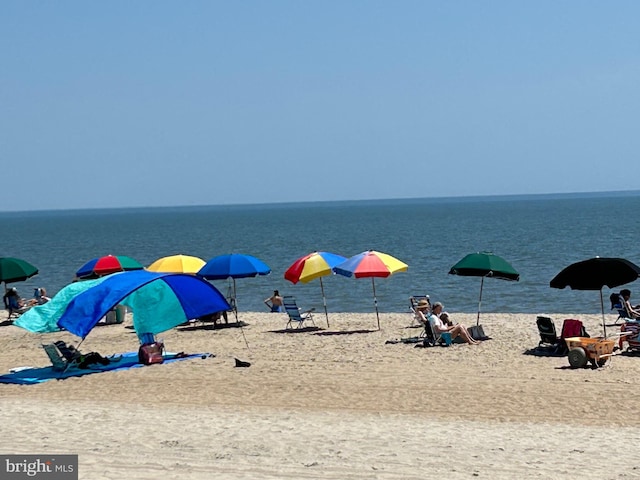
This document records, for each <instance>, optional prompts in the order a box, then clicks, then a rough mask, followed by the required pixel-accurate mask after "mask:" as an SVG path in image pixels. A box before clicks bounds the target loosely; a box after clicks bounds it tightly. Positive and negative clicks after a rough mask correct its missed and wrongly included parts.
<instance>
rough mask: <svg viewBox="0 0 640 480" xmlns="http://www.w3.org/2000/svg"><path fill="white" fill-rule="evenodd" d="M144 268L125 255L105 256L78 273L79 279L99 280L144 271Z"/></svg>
mask: <svg viewBox="0 0 640 480" xmlns="http://www.w3.org/2000/svg"><path fill="white" fill-rule="evenodd" d="M143 268H144V267H143V266H142V265H141V264H140V263H139V262H138V261H136V260H134V259H133V258H131V257H127V256H125V255H105V256H103V257H98V258H94V259H92V260H89V261H88V262H87V263H85V264H84V265H83V266H82V267H80V269H79V270H78V271H77V272H76V277H78V278H98V277H102V276H104V275H109V274H111V273H116V272H124V271H127V270H142V269H143Z"/></svg>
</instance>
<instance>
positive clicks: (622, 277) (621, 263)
mask: <svg viewBox="0 0 640 480" xmlns="http://www.w3.org/2000/svg"><path fill="white" fill-rule="evenodd" d="M638 276H640V267H639V266H638V265H636V264H635V263H633V262H630V261H629V260H627V259H625V258H600V257H595V258H590V259H588V260H583V261H581V262H576V263H572V264H571V265H569V266H568V267H565V268H564V269H563V270H562V271H561V272H560V273H558V274H557V275H556V276H555V277H553V279H552V280H551V282H550V283H549V286H550V287H551V288H564V287H571V289H572V290H599V291H600V306H601V307H602V330H603V333H604V336H605V337H606V336H607V327H606V325H605V320H604V300H603V299H602V288H603V287H605V286H607V287H609V288H615V287H619V286H620V285H624V284H626V283H630V282H633V281H635V280H637V279H638Z"/></svg>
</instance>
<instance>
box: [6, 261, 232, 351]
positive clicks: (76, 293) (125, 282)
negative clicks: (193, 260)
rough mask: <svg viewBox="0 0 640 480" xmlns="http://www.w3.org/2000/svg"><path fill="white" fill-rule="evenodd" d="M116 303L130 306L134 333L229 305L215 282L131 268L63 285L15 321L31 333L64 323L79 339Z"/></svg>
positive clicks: (163, 327)
mask: <svg viewBox="0 0 640 480" xmlns="http://www.w3.org/2000/svg"><path fill="white" fill-rule="evenodd" d="M119 304H122V305H126V306H127V307H129V308H130V309H131V310H132V311H133V327H134V329H135V330H136V332H137V333H138V334H141V333H153V334H158V333H161V332H164V331H167V330H169V329H171V328H174V327H176V326H177V325H180V324H181V323H184V322H186V321H187V320H190V319H194V318H199V317H202V316H204V315H210V314H212V313H216V312H221V311H223V310H228V309H229V308H230V306H229V304H228V303H227V301H226V299H225V298H224V296H223V295H222V294H221V293H220V291H219V290H218V289H217V288H216V287H214V286H213V285H211V284H210V283H209V282H207V281H206V280H204V279H202V278H199V277H197V276H195V275H187V274H178V273H157V272H149V271H146V270H135V271H128V272H122V273H114V274H112V275H109V276H107V277H102V278H98V279H95V280H87V281H81V282H76V283H72V284H70V285H67V286H66V287H65V288H63V289H62V290H60V291H59V292H58V293H57V294H56V295H55V296H54V297H53V298H52V299H51V300H50V301H49V302H47V303H45V304H44V305H39V306H36V307H33V308H31V309H30V310H28V311H27V312H25V313H24V314H22V315H21V316H20V318H18V319H17V320H16V321H15V322H14V324H15V325H16V326H19V327H22V328H24V329H26V330H29V331H31V332H36V333H47V332H56V331H59V330H60V329H61V328H64V329H65V330H67V331H69V332H71V333H72V334H74V335H77V336H78V337H81V338H82V339H84V338H85V337H86V336H87V335H88V334H89V332H90V331H91V329H93V327H94V326H95V325H96V324H97V323H98V322H99V321H100V319H101V318H102V317H104V316H105V315H106V314H107V313H108V312H109V311H110V310H112V309H113V308H114V307H115V306H116V305H119Z"/></svg>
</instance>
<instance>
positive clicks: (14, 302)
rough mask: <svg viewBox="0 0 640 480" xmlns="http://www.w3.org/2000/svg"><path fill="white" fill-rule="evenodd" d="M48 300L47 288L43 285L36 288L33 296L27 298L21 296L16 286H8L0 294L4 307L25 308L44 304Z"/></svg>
mask: <svg viewBox="0 0 640 480" xmlns="http://www.w3.org/2000/svg"><path fill="white" fill-rule="evenodd" d="M49 300H51V299H50V298H49V297H48V296H47V290H46V289H44V288H43V287H40V288H36V289H35V290H34V293H33V298H31V299H29V300H25V299H24V298H22V297H21V296H20V294H19V293H18V289H17V288H16V287H11V288H9V289H8V290H7V291H6V292H5V293H4V295H3V296H2V301H3V302H4V308H11V309H13V310H21V309H26V308H29V307H33V306H34V305H44V304H45V303H47V302H48V301H49Z"/></svg>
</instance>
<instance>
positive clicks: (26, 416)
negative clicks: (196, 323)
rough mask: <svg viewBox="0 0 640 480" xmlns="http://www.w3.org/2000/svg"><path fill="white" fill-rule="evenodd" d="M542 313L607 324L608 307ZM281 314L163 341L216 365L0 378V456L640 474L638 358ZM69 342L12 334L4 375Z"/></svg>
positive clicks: (189, 475)
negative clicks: (597, 311)
mask: <svg viewBox="0 0 640 480" xmlns="http://www.w3.org/2000/svg"><path fill="white" fill-rule="evenodd" d="M547 315H548V316H550V317H552V318H553V319H554V320H555V323H556V328H557V329H558V330H559V329H560V328H561V325H562V319H564V318H579V319H581V320H583V321H584V322H585V325H586V327H587V330H588V331H589V333H590V334H591V335H592V336H595V335H598V334H599V333H600V332H601V331H602V327H601V326H600V320H601V317H600V316H599V315H582V314H571V315H566V314H563V315H553V314H547ZM286 318H287V317H286V315H285V314H269V313H248V312H240V319H241V320H243V321H244V322H246V323H247V324H248V325H247V326H245V327H244V328H243V329H240V328H221V329H215V330H213V329H211V328H210V327H207V328H182V329H174V330H172V331H169V332H165V333H164V334H162V335H161V337H162V338H164V342H165V345H166V347H167V349H168V350H169V351H173V352H180V351H185V352H188V353H195V352H206V353H211V354H214V355H215V357H207V358H204V359H202V358H197V359H194V360H184V361H180V362H176V363H171V364H165V365H152V366H148V367H143V368H136V369H130V370H125V371H117V372H105V373H99V374H94V375H88V376H83V377H74V378H70V379H67V380H62V381H55V380H53V381H49V382H45V383H42V384H38V385H28V386H20V385H0V398H1V400H0V425H1V428H2V436H1V438H0V451H1V452H2V453H5V454H6V453H20V454H40V453H42V454H44V453H46V454H78V455H79V478H81V479H90V480H100V479H123V478H124V479H159V478H163V479H212V478H221V479H287V478H292V479H303V478H323V479H419V478H420V479H422V478H436V477H440V478H447V479H449V478H454V479H457V478H474V477H479V478H487V479H489V478H491V479H495V478H498V479H514V478H524V477H526V478H543V479H553V478H567V479H568V478H593V479H621V478H624V479H626V478H640V453H638V452H636V449H638V446H639V445H640V417H639V416H638V406H637V403H638V398H639V396H638V394H639V393H640V388H639V387H638V377H637V375H638V374H639V372H640V356H639V357H633V356H628V355H622V354H619V355H615V356H614V357H613V359H612V361H611V363H610V364H609V365H608V366H606V367H604V368H600V369H591V368H586V369H580V370H575V369H570V368H568V365H569V364H568V361H567V358H566V357H541V356H533V355H527V354H525V351H526V350H528V349H531V348H534V347H535V346H536V345H537V344H538V341H539V339H540V338H539V334H538V332H537V329H536V326H535V319H536V316H535V315H532V314H483V315H482V317H481V323H482V325H483V326H484V330H485V332H486V333H487V334H488V335H489V336H490V337H491V340H488V341H485V342H483V343H482V344H481V345H478V346H469V345H452V346H451V347H448V348H445V347H433V348H415V345H413V344H403V343H399V344H386V343H385V342H386V341H387V340H391V339H398V338H402V337H412V336H417V335H418V334H419V329H417V328H407V327H408V326H409V325H411V323H412V317H411V315H410V314H408V313H395V314H381V315H380V322H381V326H382V328H381V330H380V331H377V330H376V328H377V324H376V318H375V314H372V313H365V314H353V313H339V314H330V317H329V320H330V322H331V327H330V328H328V327H327V325H326V321H325V318H324V315H320V314H316V316H315V320H316V323H317V324H318V326H319V327H321V329H320V330H317V331H297V332H289V333H284V332H283V329H284V326H285V324H286ZM452 318H453V319H454V320H456V321H458V322H462V323H465V324H466V325H473V324H475V321H476V316H475V314H474V315H471V314H455V313H454V314H452ZM614 320H615V316H612V315H608V316H607V321H608V322H609V323H613V321H614ZM130 322H131V319H130V314H129V315H128V317H127V321H126V322H125V325H109V326H104V327H97V328H95V329H94V330H93V331H92V332H91V333H90V334H89V336H88V337H87V339H86V340H85V342H84V343H83V345H82V347H81V350H82V351H85V352H88V351H97V352H100V353H101V354H103V355H109V354H113V353H119V352H124V351H132V350H136V349H137V338H136V335H135V333H133V331H132V330H131V329H130V328H126V326H127V325H128V324H129V325H130ZM617 330H618V329H617V328H610V329H609V331H611V332H614V331H617ZM58 339H63V340H66V341H71V342H73V343H77V339H76V338H75V337H73V336H71V335H70V334H68V333H64V332H63V333H56V334H47V335H36V334H32V333H28V332H26V331H24V330H22V329H19V328H17V327H14V326H5V327H2V328H0V372H2V373H6V372H8V371H9V369H10V368H14V367H18V366H45V365H47V364H48V363H49V361H48V358H47V356H46V354H45V353H44V351H43V349H42V348H41V344H42V343H47V342H52V341H54V340H58ZM245 339H246V343H248V347H247V345H246V343H245ZM235 358H239V359H241V360H244V361H248V362H251V366H250V367H249V368H235V366H234V365H235V363H234V359H235Z"/></svg>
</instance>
